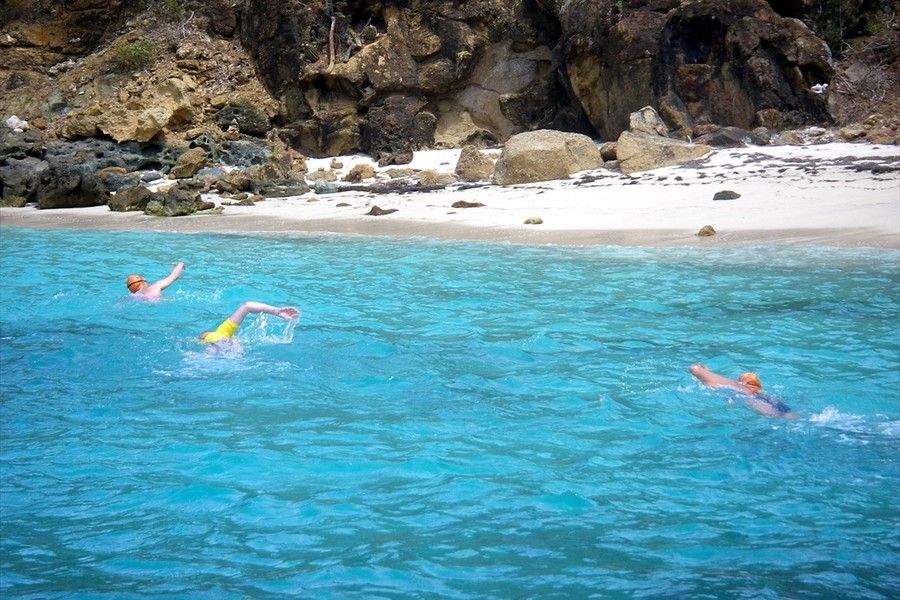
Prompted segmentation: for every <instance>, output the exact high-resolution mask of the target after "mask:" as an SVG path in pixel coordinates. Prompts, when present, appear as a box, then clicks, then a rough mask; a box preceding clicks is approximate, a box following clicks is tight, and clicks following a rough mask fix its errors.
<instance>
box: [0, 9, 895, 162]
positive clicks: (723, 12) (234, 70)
mask: <svg viewBox="0 0 900 600" xmlns="http://www.w3.org/2000/svg"><path fill="white" fill-rule="evenodd" d="M833 4H837V3H836V2H818V1H816V2H811V1H809V0H781V1H775V0H771V1H769V2H766V1H764V0H728V1H726V0H566V1H563V0H469V1H466V2H459V1H456V0H397V1H391V2H362V1H354V0H313V1H299V0H267V1H264V0H242V1H231V0H188V1H185V2H179V1H175V0H161V1H160V2H156V3H153V4H151V3H149V2H146V1H144V0H66V1H65V2H49V1H47V0H8V1H7V3H6V4H5V5H4V7H3V8H2V9H0V54H2V57H3V60H2V61H0V89H2V90H3V94H2V96H0V113H2V116H3V117H4V118H6V117H7V116H9V115H12V114H15V115H17V116H18V117H20V118H23V119H26V120H28V121H29V122H30V123H31V125H32V126H34V127H37V128H38V129H42V130H43V131H44V133H45V135H46V136H47V137H48V138H50V139H53V138H62V139H67V140H77V139H84V138H100V139H109V140H114V141H116V142H129V141H132V142H139V143H150V142H151V141H152V142H154V143H162V144H184V145H186V144H191V145H194V146H197V145H199V146H201V147H205V148H207V149H211V148H212V147H213V146H216V145H217V144H220V143H221V141H222V139H223V138H227V137H228V136H231V137H232V138H233V139H234V140H237V139H238V138H239V137H246V136H250V137H252V138H258V139H260V140H266V143H267V144H268V146H269V147H270V148H272V149H275V150H277V149H278V148H282V149H283V150H286V151H296V152H299V153H302V154H304V155H312V156H322V155H337V154H345V153H350V152H357V151H362V152H366V153H369V154H372V155H376V156H381V157H382V159H383V161H385V162H391V161H392V160H395V158H396V156H397V155H398V154H400V155H402V154H403V153H407V152H408V151H410V150H413V149H418V148H426V147H434V146H461V145H463V144H467V143H476V144H482V145H485V144H492V143H495V142H503V141H505V140H506V139H508V138H509V137H510V136H511V135H513V134H515V133H518V132H521V131H526V130H534V129H541V128H549V129H561V130H567V131H575V132H582V133H587V134H589V135H592V136H593V137H598V138H601V139H614V138H616V137H617V136H618V135H619V134H620V133H621V132H622V131H623V130H625V129H627V127H628V119H629V114H630V113H632V112H633V111H635V110H637V109H639V108H641V107H643V106H647V105H649V106H653V107H654V108H656V109H657V110H658V111H659V113H660V115H661V116H662V118H663V119H664V120H665V122H666V125H667V126H668V128H669V129H670V130H671V131H673V132H674V133H673V135H674V136H676V137H680V138H682V139H688V138H692V137H695V136H697V135H701V134H704V133H709V132H710V131H713V130H715V129H716V128H718V127H721V126H737V127H741V128H747V129H749V128H752V127H755V126H765V127H769V128H772V129H779V128H788V127H794V126H799V125H803V124H812V123H817V124H825V123H837V124H843V123H846V122H850V121H861V120H863V119H866V118H868V117H870V115H871V113H874V112H877V111H879V110H880V111H881V116H879V115H878V114H876V115H874V118H875V126H877V127H879V128H882V129H887V130H890V131H893V136H894V138H895V137H896V126H897V123H896V115H897V110H896V109H897V105H896V102H897V98H898V97H900V94H898V93H897V92H898V81H897V77H898V76H897V73H898V69H897V66H898V65H897V59H898V54H900V52H898V48H900V44H898V41H897V40H898V22H897V20H896V19H895V18H894V16H893V15H894V14H895V12H896V9H897V8H898V6H897V5H898V3H897V2H886V1H881V0H879V1H874V0H853V1H848V2H841V3H840V6H839V7H838V8H839V9H840V10H839V11H838V12H837V13H834V11H830V9H829V7H831V6H832V5H833ZM892 128H893V129H892ZM197 140H199V142H198V141H197ZM216 147H219V146H216Z"/></svg>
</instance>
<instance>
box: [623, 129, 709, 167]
mask: <svg viewBox="0 0 900 600" xmlns="http://www.w3.org/2000/svg"><path fill="white" fill-rule="evenodd" d="M711 150H712V148H710V147H709V146H704V145H702V144H688V143H685V142H681V141H679V140H673V139H670V138H664V137H661V136H658V135H648V134H646V133H634V132H631V131H626V132H624V133H622V135H620V136H619V140H618V142H616V156H617V157H618V160H619V169H621V171H622V172H623V173H625V174H629V173H634V172H636V171H649V170H651V169H659V168H661V167H669V166H671V165H677V164H679V163H684V162H688V161H690V160H694V159H697V158H700V157H702V156H705V155H706V154H708V153H709V152H710V151H711Z"/></svg>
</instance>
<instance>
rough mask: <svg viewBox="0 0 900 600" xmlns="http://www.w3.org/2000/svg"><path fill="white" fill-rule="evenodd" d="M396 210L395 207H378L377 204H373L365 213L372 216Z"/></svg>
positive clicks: (387, 213)
mask: <svg viewBox="0 0 900 600" xmlns="http://www.w3.org/2000/svg"><path fill="white" fill-rule="evenodd" d="M395 212H397V209H396V208H380V207H378V206H373V207H372V208H371V209H370V210H369V212H367V213H366V215H370V216H373V217H380V216H382V215H389V214H391V213H395Z"/></svg>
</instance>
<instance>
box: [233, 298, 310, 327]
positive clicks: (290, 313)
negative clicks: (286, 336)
mask: <svg viewBox="0 0 900 600" xmlns="http://www.w3.org/2000/svg"><path fill="white" fill-rule="evenodd" d="M250 313H266V314H270V315H275V316H276V317H280V318H282V319H285V320H288V321H290V320H291V319H296V318H297V317H298V316H300V311H298V310H297V309H296V308H294V307H293V306H270V305H268V304H263V303H262V302H244V303H243V304H241V305H240V306H239V307H238V309H237V310H236V311H234V312H233V313H231V316H230V317H228V320H229V321H231V322H232V323H234V324H235V325H240V324H241V322H242V321H243V320H244V317H246V316H247V315H248V314H250Z"/></svg>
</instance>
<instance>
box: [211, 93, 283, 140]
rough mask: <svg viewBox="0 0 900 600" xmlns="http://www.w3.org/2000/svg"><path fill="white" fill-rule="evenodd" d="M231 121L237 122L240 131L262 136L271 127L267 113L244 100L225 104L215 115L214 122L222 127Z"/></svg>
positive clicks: (225, 126)
mask: <svg viewBox="0 0 900 600" xmlns="http://www.w3.org/2000/svg"><path fill="white" fill-rule="evenodd" d="M232 121H235V122H237V126H238V129H240V130H241V133H246V134H248V135H253V136H263V135H265V134H266V132H267V131H269V129H270V127H271V124H270V122H269V117H268V115H266V113H264V112H263V111H262V110H260V109H259V108H257V107H256V106H254V105H253V104H251V103H250V102H247V101H244V100H238V101H236V102H231V103H229V104H226V105H225V106H224V107H222V110H220V111H219V113H218V114H217V115H216V123H218V124H219V126H220V127H222V128H223V129H225V128H227V127H228V126H229V125H231V123H232Z"/></svg>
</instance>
